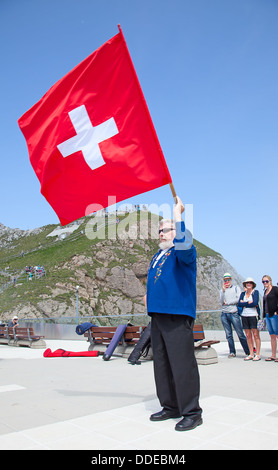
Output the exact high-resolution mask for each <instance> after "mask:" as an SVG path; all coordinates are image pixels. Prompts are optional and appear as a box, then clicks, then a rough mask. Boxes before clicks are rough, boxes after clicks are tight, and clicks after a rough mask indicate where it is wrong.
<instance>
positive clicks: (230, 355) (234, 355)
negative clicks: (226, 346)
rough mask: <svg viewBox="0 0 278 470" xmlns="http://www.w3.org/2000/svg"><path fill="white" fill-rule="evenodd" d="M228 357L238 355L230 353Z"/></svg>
mask: <svg viewBox="0 0 278 470" xmlns="http://www.w3.org/2000/svg"><path fill="white" fill-rule="evenodd" d="M228 357H229V358H231V357H236V355H235V354H234V353H230V354H229V355H228Z"/></svg>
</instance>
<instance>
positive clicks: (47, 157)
mask: <svg viewBox="0 0 278 470" xmlns="http://www.w3.org/2000/svg"><path fill="white" fill-rule="evenodd" d="M18 123H19V126H20V129H21V131H22V133H23V135H24V137H25V139H26V142H27V147H28V151H29V156H30V161H31V164H32V166H33V169H34V171H35V173H36V175H37V177H38V179H39V181H40V183H41V193H42V194H43V195H44V196H45V198H46V199H47V201H48V202H49V203H50V205H51V206H52V207H53V209H54V210H55V212H56V213H57V215H58V217H59V219H60V222H61V224H62V225H66V224H68V223H70V222H72V221H73V220H76V219H78V218H80V217H84V215H85V214H86V208H87V207H88V206H92V205H93V204H97V205H100V206H102V207H107V204H108V196H115V197H116V200H117V202H119V201H122V200H124V199H127V198H129V197H132V196H135V195H137V194H141V193H143V192H146V191H150V190H152V189H155V188H157V187H159V186H163V185H165V184H168V183H171V176H170V174H169V171H168V168H167V165H166V162H165V159H164V156H163V153H162V150H161V147H160V145H159V141H158V138H157V135H156V132H155V129H154V126H153V123H152V120H151V117H150V114H149V111H148V108H147V105H146V102H145V99H144V96H143V93H142V90H141V87H140V84H139V81H138V78H137V75H136V72H135V69H134V66H133V64H132V61H131V58H130V55H129V52H128V49H127V45H126V43H125V40H124V37H123V34H122V31H121V29H120V32H119V33H118V34H117V35H116V36H114V37H113V38H112V39H110V40H109V41H107V42H106V43H105V44H103V45H102V46H101V47H100V48H99V49H97V50H96V51H95V52H93V53H92V54H91V55H90V56H89V57H87V58H86V59H85V60H84V61H83V62H81V63H80V64H79V65H77V66H76V67H75V68H74V69H73V70H71V71H70V72H69V73H68V74H67V75H66V76H64V77H63V78H62V79H61V80H59V81H58V82H57V83H56V84H55V85H54V86H53V87H52V88H51V89H50V90H49V91H48V92H47V93H46V94H45V95H44V96H43V97H42V99H41V100H40V101H38V103H36V104H35V105H34V106H33V107H32V108H31V109H30V110H29V111H27V112H26V113H25V114H24V115H23V116H22V117H21V118H20V119H19V120H18Z"/></svg>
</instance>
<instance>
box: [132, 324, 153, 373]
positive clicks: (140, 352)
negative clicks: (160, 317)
mask: <svg viewBox="0 0 278 470" xmlns="http://www.w3.org/2000/svg"><path fill="white" fill-rule="evenodd" d="M150 346H151V324H150V323H149V324H148V326H146V328H145V329H144V330H143V332H142V334H141V336H140V338H139V341H138V343H137V344H136V345H135V346H134V348H133V351H132V352H131V353H130V355H129V357H128V359H127V360H128V362H130V364H132V365H134V364H141V362H140V361H139V359H140V357H147V355H148V352H149V349H150Z"/></svg>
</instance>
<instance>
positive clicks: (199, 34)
mask: <svg viewBox="0 0 278 470" xmlns="http://www.w3.org/2000/svg"><path fill="white" fill-rule="evenodd" d="M117 24H121V27H122V29H123V33H124V36H125V39H126V41H127V45H128V48H129V51H130V53H131V57H132V59H133V63H134V65H135V68H136V71H137V74H138V77H139V80H140V83H141V86H142V89H143V92H144V95H145V98H146V101H147V104H148V107H149V110H150V113H151V116H152V119H153V122H154V126H155V128H156V131H157V134H158V138H159V140H160V144H161V147H162V149H163V152H164V155H165V158H166V161H167V164H168V167H169V170H170V173H171V176H172V179H173V183H174V186H175V189H176V191H177V193H178V194H179V195H180V197H181V198H182V200H183V201H184V202H185V203H189V204H193V205H194V236H195V238H197V239H198V240H199V241H201V242H202V243H205V244H206V245H208V246H210V247H211V248H213V249H215V250H216V251H218V252H220V253H221V254H222V255H223V256H224V257H225V258H226V259H227V260H228V261H229V262H230V263H231V264H232V265H233V266H234V267H235V268H236V269H237V270H238V272H239V273H240V274H242V275H243V276H252V277H254V278H255V280H256V281H257V283H258V284H261V276H262V275H263V274H270V275H271V276H272V277H273V280H274V282H275V284H276V282H277V281H278V256H277V233H278V223H277V173H278V163H277V155H278V28H277V24H278V2H277V0H194V1H192V0H98V1H96V0H78V1H76V0H48V1H47V2H46V1H42V0H1V2H0V40H1V88H0V90H1V91H0V93H1V96H0V97H1V113H0V128H1V184H0V191H1V201H2V204H1V212H0V222H1V223H3V224H4V225H7V226H10V227H19V228H22V229H28V228H35V227H39V226H42V225H46V224H49V223H58V219H57V216H56V214H55V213H54V212H53V210H52V208H51V207H50V206H49V205H48V203H47V202H46V200H45V199H44V197H43V196H42V195H41V194H40V186H39V182H38V180H37V178H36V176H35V173H34V171H33V169H32V167H31V165H30V163H29V157H28V153H27V147H26V143H25V140H24V137H23V135H22V134H21V132H20V130H19V127H18V124H17V119H18V118H19V117H20V116H21V115H22V114H24V113H25V111H27V110H28V109H29V108H30V107H31V106H32V105H33V104H35V103H36V102H37V101H38V100H39V99H40V98H41V97H42V95H43V94H44V93H45V92H46V91H47V90H48V89H49V88H50V87H51V86H52V85H53V84H54V83H55V82H56V81H57V80H59V79H60V78H61V77H62V76H64V75H65V74H66V73H67V72H69V71H70V70H71V69H72V68H73V67H74V66H75V65H77V64H78V63H79V62H81V61H82V60H83V59H84V58H85V57H87V56H88V55H89V54H90V53H92V52H93V51H94V50H95V49H96V48H98V47H99V46H100V45H102V44H103V43H104V42H105V41H106V40H108V39H109V38H111V37H112V36H114V35H115V34H117V33H118V28H117ZM128 202H132V203H135V204H137V203H144V204H150V203H157V204H159V205H160V204H163V203H165V202H166V203H172V196H171V192H170V189H169V186H165V187H163V188H159V189H156V190H155V191H152V192H149V193H146V194H143V195H141V196H138V197H136V198H133V199H132V200H129V201H128Z"/></svg>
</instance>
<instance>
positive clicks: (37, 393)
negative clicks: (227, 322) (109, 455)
mask: <svg viewBox="0 0 278 470" xmlns="http://www.w3.org/2000/svg"><path fill="white" fill-rule="evenodd" d="M46 344H47V347H49V348H51V349H52V351H54V350H55V349H58V348H63V349H67V350H71V351H85V350H87V349H88V343H87V342H86V341H85V340H80V339H78V340H75V341H65V340H63V341H62V340H46ZM215 349H216V350H217V352H218V363H217V364H211V365H200V366H199V371H200V377H201V400H200V403H201V406H202V408H203V419H204V423H203V425H202V426H199V427H198V428H196V429H194V430H192V431H188V432H177V431H175V430H174V426H175V423H176V422H177V421H178V420H177V419H176V420H174V419H173V420H168V421H165V422H161V423H154V422H151V421H149V415H150V414H151V413H153V412H156V411H158V410H159V409H160V406H159V403H158V401H157V399H156V395H155V388H154V380H153V364H152V362H151V361H148V362H143V363H142V364H141V365H136V366H132V365H130V364H129V363H128V362H127V360H126V359H123V358H120V357H112V358H111V359H110V361H107V362H105V361H103V360H102V357H101V356H99V357H96V358H94V357H73V358H44V357H43V350H41V349H29V348H23V347H11V346H5V345H1V346H0V371H1V375H0V403H1V416H0V449H1V450H4V449H7V450H20V449H22V450H27V449H30V450H31V449H34V450H48V449H49V450H51V449H59V450H68V449H78V450H85V449H86V450H91V451H93V450H105V449H106V450H115V451H116V450H128V449H129V450H133V449H135V450H153V449H154V450H157V451H158V450H159V449H162V450H166V449H169V450H184V451H185V450H200V449H209V450H215V449H216V450H224V449H225V450H242V449H243V450H253V449H256V450H267V449H269V450H270V449H278V398H277V390H278V363H274V362H265V360H264V359H265V357H268V356H269V355H270V341H269V339H268V336H267V335H265V336H264V341H263V343H262V360H261V361H259V362H256V363H255V362H244V360H243V359H244V354H243V352H242V351H241V349H240V346H239V344H238V343H237V351H238V354H237V357H236V358H234V359H228V357H227V345H226V341H221V343H219V344H217V345H216V346H215Z"/></svg>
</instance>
